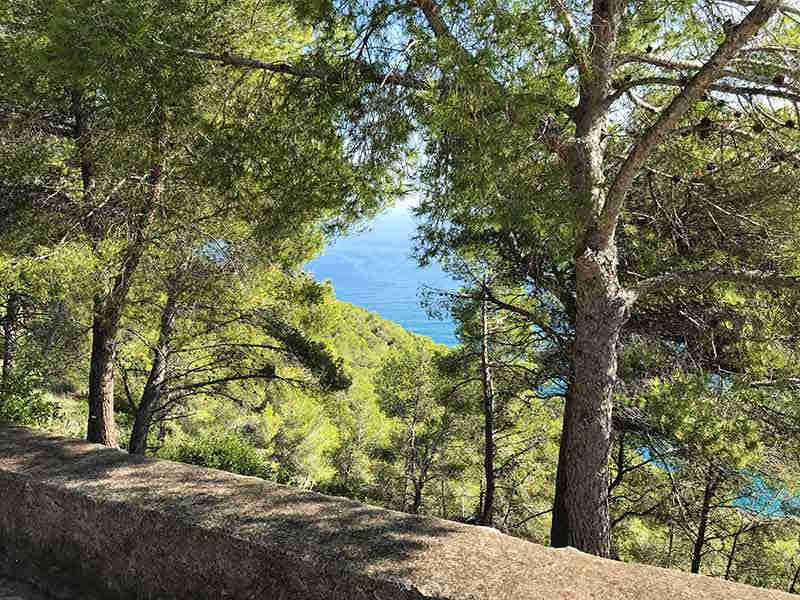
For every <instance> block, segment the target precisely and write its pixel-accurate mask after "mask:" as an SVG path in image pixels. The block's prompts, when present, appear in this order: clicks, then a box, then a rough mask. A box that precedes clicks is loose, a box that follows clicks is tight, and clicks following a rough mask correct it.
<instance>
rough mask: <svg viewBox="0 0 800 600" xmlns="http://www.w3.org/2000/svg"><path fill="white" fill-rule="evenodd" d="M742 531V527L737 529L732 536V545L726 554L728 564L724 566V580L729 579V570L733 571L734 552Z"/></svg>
mask: <svg viewBox="0 0 800 600" xmlns="http://www.w3.org/2000/svg"><path fill="white" fill-rule="evenodd" d="M743 531H744V525H742V526H741V527H739V529H737V530H736V533H735V534H734V535H733V544H732V545H731V551H730V553H728V564H727V565H725V579H730V578H731V570H732V569H733V560H734V558H735V557H736V550H737V548H738V546H739V536H741V535H742V532H743Z"/></svg>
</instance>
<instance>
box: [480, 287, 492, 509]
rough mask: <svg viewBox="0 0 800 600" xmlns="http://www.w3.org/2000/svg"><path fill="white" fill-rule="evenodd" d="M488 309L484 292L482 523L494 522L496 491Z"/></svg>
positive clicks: (482, 342)
mask: <svg viewBox="0 0 800 600" xmlns="http://www.w3.org/2000/svg"><path fill="white" fill-rule="evenodd" d="M484 285H485V281H484ZM486 309H487V306H486V295H485V294H484V297H483V300H482V301H481V327H482V331H481V383H482V388H483V436H484V451H483V472H484V478H485V479H486V491H485V494H484V497H483V509H482V510H481V514H480V519H479V521H478V522H479V523H480V524H481V525H491V524H492V513H493V511H494V492H495V473H494V454H495V445H494V386H493V385H492V371H491V366H490V365H489V321H488V316H487V314H486Z"/></svg>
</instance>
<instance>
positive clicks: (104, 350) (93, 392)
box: [86, 296, 119, 447]
mask: <svg viewBox="0 0 800 600" xmlns="http://www.w3.org/2000/svg"><path fill="white" fill-rule="evenodd" d="M118 328H119V318H118V317H116V315H113V314H112V315H109V314H107V312H106V310H104V302H103V299H102V298H101V297H99V296H96V297H95V299H94V316H93V321H92V358H91V363H90V367H89V424H88V427H87V431H86V440H87V441H89V442H94V443H96V444H104V445H106V446H111V447H116V446H117V428H116V424H115V423H114V358H115V354H116V342H117V330H118Z"/></svg>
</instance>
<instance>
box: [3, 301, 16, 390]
mask: <svg viewBox="0 0 800 600" xmlns="http://www.w3.org/2000/svg"><path fill="white" fill-rule="evenodd" d="M19 311H20V302H19V295H18V294H17V293H15V292H13V291H11V292H9V293H8V299H7V300H6V314H5V317H4V318H3V383H5V382H7V381H8V380H9V378H10V377H11V374H12V373H13V371H14V362H15V360H16V356H17V323H18V321H19Z"/></svg>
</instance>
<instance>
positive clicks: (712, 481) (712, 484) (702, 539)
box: [691, 467, 717, 573]
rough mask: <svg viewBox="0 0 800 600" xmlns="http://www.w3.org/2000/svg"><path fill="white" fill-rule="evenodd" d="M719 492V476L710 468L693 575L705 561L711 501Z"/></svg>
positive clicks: (694, 549)
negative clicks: (704, 551)
mask: <svg viewBox="0 0 800 600" xmlns="http://www.w3.org/2000/svg"><path fill="white" fill-rule="evenodd" d="M716 491H717V474H716V472H714V469H713V467H711V468H709V471H708V476H707V477H706V487H705V490H704V491H703V505H702V507H701V508H700V523H699V525H698V528H697V537H696V538H695V540H694V547H693V548H692V569H691V571H692V573H699V572H700V562H701V561H702V559H703V546H704V545H705V543H706V529H708V515H709V513H710V512H711V501H712V500H713V499H714V493H715V492H716Z"/></svg>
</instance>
